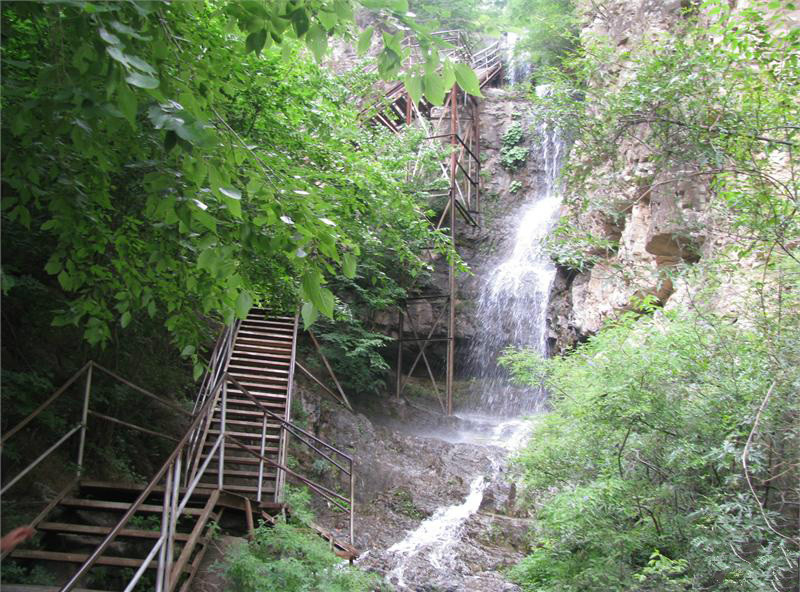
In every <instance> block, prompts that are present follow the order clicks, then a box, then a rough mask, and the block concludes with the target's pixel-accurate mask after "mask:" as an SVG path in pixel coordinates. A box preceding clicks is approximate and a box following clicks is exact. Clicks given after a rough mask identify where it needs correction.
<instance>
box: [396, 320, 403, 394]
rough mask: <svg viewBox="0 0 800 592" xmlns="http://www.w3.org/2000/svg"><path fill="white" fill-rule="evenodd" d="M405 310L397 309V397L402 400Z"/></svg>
mask: <svg viewBox="0 0 800 592" xmlns="http://www.w3.org/2000/svg"><path fill="white" fill-rule="evenodd" d="M402 384H403V308H402V307H401V306H398V307H397V381H396V383H395V391H394V394H395V397H397V398H398V399H399V398H400V393H401V392H402V390H403V387H402Z"/></svg>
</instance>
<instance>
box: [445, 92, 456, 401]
mask: <svg viewBox="0 0 800 592" xmlns="http://www.w3.org/2000/svg"><path fill="white" fill-rule="evenodd" d="M457 133H458V87H456V85H455V84H454V85H453V88H452V90H451V91H450V147H451V155H450V244H451V245H452V246H453V248H454V249H455V246H456V203H455V200H456V166H457V164H458V163H457V161H456V158H457V154H456V147H457V143H456V142H457V140H456V134H457ZM449 283H450V322H449V323H448V326H447V380H446V389H447V415H452V414H453V366H454V365H455V358H456V356H455V353H456V352H455V347H456V269H455V265H454V264H453V263H450V266H449Z"/></svg>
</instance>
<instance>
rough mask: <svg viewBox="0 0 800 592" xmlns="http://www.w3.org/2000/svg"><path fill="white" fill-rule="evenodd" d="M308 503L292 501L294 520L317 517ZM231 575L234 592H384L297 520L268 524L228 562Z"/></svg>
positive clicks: (376, 581) (374, 579)
mask: <svg viewBox="0 0 800 592" xmlns="http://www.w3.org/2000/svg"><path fill="white" fill-rule="evenodd" d="M303 500H304V498H303V497H302V496H297V495H295V497H294V498H293V499H292V501H291V505H292V509H293V515H300V516H301V517H303V518H304V519H307V518H308V517H309V516H311V515H312V514H311V511H310V509H309V508H308V504H307V502H308V500H307V498H306V499H305V501H303ZM226 575H227V577H228V580H229V582H230V585H231V587H232V589H234V590H242V591H244V592H258V591H260V590H285V591H286V592H295V591H296V592H360V591H363V592H368V591H371V590H375V589H378V588H379V587H380V583H379V582H380V579H379V578H378V577H377V576H375V575H373V574H368V573H366V572H363V571H360V570H359V569H358V568H355V567H351V566H349V565H345V564H343V562H342V560H341V559H339V558H338V557H336V555H335V554H334V553H333V551H331V549H330V547H329V545H328V543H326V542H325V541H324V540H322V538H320V537H319V536H318V535H317V534H316V533H315V532H313V531H312V530H310V529H309V528H307V526H305V522H304V521H303V520H297V519H296V518H292V520H290V521H288V522H287V521H286V520H284V519H283V518H282V517H279V518H278V520H277V523H276V524H275V525H272V526H269V525H267V524H264V523H262V524H261V525H260V526H259V527H258V528H257V529H256V534H255V539H254V540H253V541H252V542H250V543H248V544H245V545H242V546H241V547H239V548H238V549H236V550H234V551H233V552H232V553H231V554H230V555H229V556H228V558H227V565H226Z"/></svg>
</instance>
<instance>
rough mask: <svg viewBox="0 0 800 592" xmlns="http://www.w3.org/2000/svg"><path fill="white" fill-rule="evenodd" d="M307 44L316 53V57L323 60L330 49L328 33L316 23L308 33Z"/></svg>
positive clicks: (318, 60) (319, 60)
mask: <svg viewBox="0 0 800 592" xmlns="http://www.w3.org/2000/svg"><path fill="white" fill-rule="evenodd" d="M306 45H307V46H308V48H309V49H310V50H311V53H313V54H314V59H316V60H317V62H321V61H322V58H324V57H325V52H326V51H328V33H327V32H326V31H325V29H323V28H322V27H320V26H319V25H318V24H316V23H315V24H313V25H311V28H310V29H309V30H308V35H306Z"/></svg>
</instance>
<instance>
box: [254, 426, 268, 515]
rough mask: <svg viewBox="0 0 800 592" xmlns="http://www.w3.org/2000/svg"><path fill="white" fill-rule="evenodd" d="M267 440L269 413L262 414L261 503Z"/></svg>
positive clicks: (259, 462)
mask: <svg viewBox="0 0 800 592" xmlns="http://www.w3.org/2000/svg"><path fill="white" fill-rule="evenodd" d="M266 442H267V415H266V413H264V414H262V415H261V458H260V459H259V461H258V492H257V495H256V501H257V502H258V503H261V494H262V491H261V490H262V485H263V482H264V448H265V447H266Z"/></svg>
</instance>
